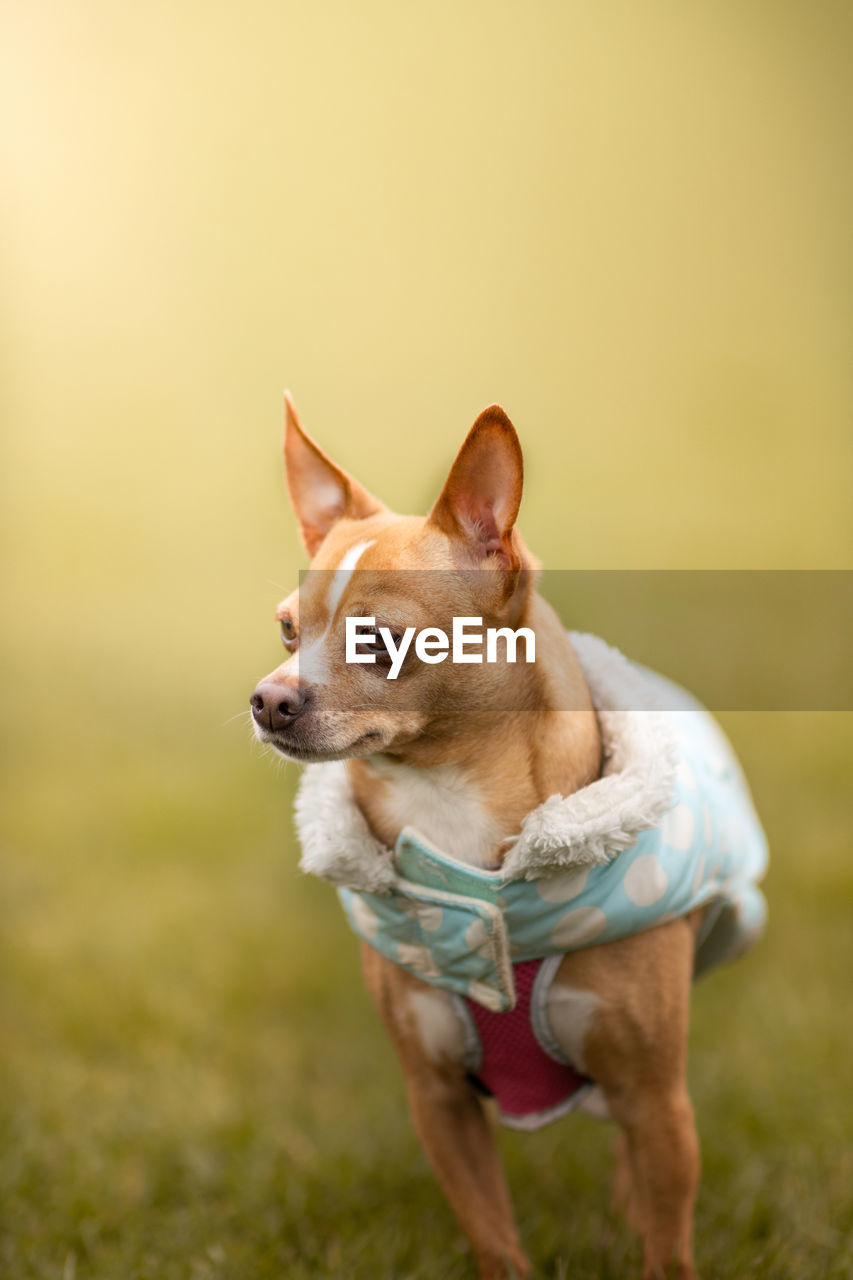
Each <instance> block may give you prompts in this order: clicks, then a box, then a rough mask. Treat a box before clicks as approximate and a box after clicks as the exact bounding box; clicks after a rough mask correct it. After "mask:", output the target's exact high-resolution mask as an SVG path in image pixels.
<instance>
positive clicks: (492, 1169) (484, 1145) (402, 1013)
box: [362, 945, 530, 1280]
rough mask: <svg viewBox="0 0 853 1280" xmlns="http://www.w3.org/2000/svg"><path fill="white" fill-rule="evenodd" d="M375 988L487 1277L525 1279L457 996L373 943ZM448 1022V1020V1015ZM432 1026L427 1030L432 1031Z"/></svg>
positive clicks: (428, 1138) (415, 1106)
mask: <svg viewBox="0 0 853 1280" xmlns="http://www.w3.org/2000/svg"><path fill="white" fill-rule="evenodd" d="M362 959H363V964H364V972H365V977H366V980H367V986H368V989H369V991H370V994H371V996H372V997H373V1000H374V1003H375V1004H376V1007H377V1009H378V1011H379V1015H380V1017H381V1018H382V1021H383V1023H384V1024H385V1028H386V1030H387V1031H388V1034H389V1035H390V1037H391V1040H392V1042H393V1044H394V1047H395V1049H396V1050H397V1054H398V1057H399V1059H400V1063H401V1065H402V1067H403V1072H404V1074H405V1077H406V1089H407V1092H408V1096H409V1105H410V1107H411V1112H412V1120H413V1123H414V1126H415V1132H416V1133H417V1135H418V1138H419V1139H420V1141H421V1145H422V1146H423V1148H424V1151H425V1152H426V1154H427V1157H428V1159H429V1161H430V1164H431V1165H432V1167H433V1169H434V1170H435V1172H436V1174H437V1176H438V1179H439V1181H440V1182H441V1185H442V1187H443V1188H444V1191H445V1194H446V1195H447V1198H448V1200H449V1201H450V1204H451V1207H452V1208H453V1211H454V1212H455V1214H456V1216H457V1218H458V1220H459V1223H460V1226H461V1227H462V1229H463V1231H464V1232H465V1234H466V1235H467V1236H468V1238H469V1240H470V1241H471V1244H472V1245H473V1248H474V1253H475V1255H476V1258H477V1263H478V1266H479V1270H480V1276H481V1277H482V1280H524V1277H525V1276H527V1275H528V1273H529V1271H530V1265H529V1263H528V1261H527V1259H526V1258H525V1256H524V1254H523V1252H522V1250H521V1245H520V1243H519V1240H518V1233H517V1231H516V1227H515V1221H514V1217H513V1212H512V1205H511V1203H510V1198H509V1191H508V1189H507V1185H506V1179H505V1177H504V1172H503V1168H502V1167H501V1162H500V1156H499V1154H498V1150H497V1144H496V1142H495V1135H494V1132H493V1130H492V1127H491V1125H490V1123H489V1119H488V1116H487V1115H486V1112H485V1109H484V1107H483V1104H482V1102H481V1100H480V1098H479V1096H478V1095H477V1093H476V1091H475V1090H474V1089H473V1088H472V1086H471V1084H470V1082H469V1080H468V1079H467V1077H466V1074H465V1069H464V1066H463V1063H462V1038H461V1035H460V1036H459V1038H458V1041H456V1040H455V1039H454V1033H453V1021H452V1020H453V1019H455V1017H456V1015H455V1013H454V1012H453V1009H452V1005H451V1004H450V998H449V997H448V996H446V995H444V993H442V992H438V991H436V990H435V989H434V988H432V987H429V986H427V985H426V984H425V983H423V982H420V981H418V979H417V978H413V977H412V976H411V975H410V974H408V973H406V971H405V970H403V969H400V968H399V967H398V966H397V965H394V964H392V963H391V962H390V961H389V960H386V959H385V958H384V957H383V956H381V955H380V954H379V953H378V952H376V951H374V950H373V949H372V948H371V947H368V946H366V945H364V946H363V948H362ZM443 1018H444V1019H445V1021H444V1023H443V1025H442V1019H443ZM425 1026H426V1034H425Z"/></svg>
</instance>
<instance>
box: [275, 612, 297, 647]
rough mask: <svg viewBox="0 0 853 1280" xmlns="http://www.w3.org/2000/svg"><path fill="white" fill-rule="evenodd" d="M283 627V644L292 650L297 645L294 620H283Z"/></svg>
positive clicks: (281, 622)
mask: <svg viewBox="0 0 853 1280" xmlns="http://www.w3.org/2000/svg"><path fill="white" fill-rule="evenodd" d="M279 625H280V627H281V643H282V644H283V645H284V647H285V648H286V649H290V648H292V647H293V645H294V644H295V643H296V627H295V626H294V625H293V619H292V618H282V619H281V621H280V623H279Z"/></svg>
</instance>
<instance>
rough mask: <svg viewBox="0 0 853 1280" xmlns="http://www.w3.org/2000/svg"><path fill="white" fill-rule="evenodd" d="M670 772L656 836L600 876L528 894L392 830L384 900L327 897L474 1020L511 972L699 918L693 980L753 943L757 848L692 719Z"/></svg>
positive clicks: (719, 757)
mask: <svg viewBox="0 0 853 1280" xmlns="http://www.w3.org/2000/svg"><path fill="white" fill-rule="evenodd" d="M666 714H667V716H668V717H669V718H670V720H671V724H672V728H673V732H674V738H675V742H676V745H677V750H678V757H679V767H678V773H677V777H676V782H675V787H674V792H673V796H672V803H671V805H670V807H669V809H668V810H667V812H666V813H665V815H664V818H663V820H662V822H661V823H660V825H659V826H657V827H654V828H653V829H651V830H648V831H644V832H642V833H641V834H640V836H639V837H638V839H637V841H636V843H635V844H634V845H632V846H631V848H629V849H626V850H624V851H623V852H621V853H619V854H617V855H616V857H614V858H613V860H612V861H611V862H610V863H608V864H607V865H606V866H592V867H581V868H573V869H570V870H568V871H559V872H558V873H557V874H555V875H549V876H542V877H541V878H540V879H537V880H511V881H507V880H505V879H504V877H503V875H502V873H501V872H500V871H499V870H498V871H482V870H480V869H478V868H474V867H469V866H466V865H465V864H463V863H460V862H458V861H456V860H455V859H454V858H451V857H449V856H448V855H447V854H445V853H443V852H442V851H441V850H439V849H436V848H434V847H433V846H431V845H430V843H429V841H427V840H426V839H425V838H424V837H423V836H422V835H420V834H419V833H418V832H417V831H414V830H413V829H412V828H408V827H407V828H405V829H404V830H403V832H402V833H401V835H400V837H399V839H398V840H397V844H396V847H395V849H394V854H393V857H394V864H395V869H396V872H397V877H398V878H397V883H396V886H395V889H394V890H393V891H392V892H391V893H389V894H375V893H362V892H356V891H354V890H350V889H340V890H339V891H338V892H339V894H340V898H341V902H342V903H343V907H344V910H345V911H346V914H347V919H348V920H349V923H350V925H351V926H352V928H353V929H354V930H355V932H356V933H357V934H358V935H359V937H361V938H363V939H364V940H365V941H366V942H368V943H369V944H370V945H371V946H373V947H375V948H376V949H377V950H378V951H381V952H382V954H383V955H385V956H387V957H388V958H389V959H390V960H393V961H394V962H395V963H396V964H399V965H402V966H403V968H405V969H409V970H410V971H411V972H412V973H414V974H416V975H417V976H418V977H419V978H422V979H424V980H425V981H426V982H429V983H431V984H432V985H433V986H437V987H441V988H443V989H445V990H447V991H452V992H455V993H457V994H458V995H463V996H467V997H469V998H470V999H472V1000H476V1001H477V1002H479V1003H480V1004H482V1005H483V1006H484V1007H486V1008H487V1009H493V1010H496V1011H504V1010H506V1009H511V1008H513V1006H514V1004H515V988H514V985H513V977H512V964H513V963H515V962H517V961H520V960H532V959H536V958H538V957H544V956H550V955H560V954H563V953H564V952H566V951H571V950H575V949H576V948H580V947H587V946H594V945H597V944H598V943H602V942H610V941H613V940H614V939H616V938H624V937H627V936H629V935H630V934H634V933H639V932H641V931H643V930H645V929H651V928H653V927H654V926H655V925H658V924H661V923H663V922H664V921H665V920H670V919H673V918H676V917H678V916H682V915H685V914H686V913H687V912H689V911H692V910H693V909H694V908H695V907H703V906H711V907H712V910H711V911H709V912H708V913H707V915H706V918H705V921H704V926H703V930H702V933H701V935H700V937H699V938H698V940H697V949H696V962H695V971H696V973H697V974H699V973H701V972H703V971H704V970H705V969H707V968H709V967H710V966H711V965H713V964H716V963H718V962H720V961H722V960H727V959H731V958H733V957H734V956H735V955H738V954H740V952H741V951H743V950H745V949H746V948H747V947H748V946H749V945H750V944H751V942H752V941H754V939H755V938H756V937H757V936H758V935H759V934H760V933H761V930H762V927H763V924H764V920H765V916H766V906H765V901H764V896H763V894H762V893H761V891H760V889H759V888H758V887H757V882H758V881H759V880H760V879H761V878H762V876H763V874H764V872H765V869H766V866H767V844H766V840H765V837H764V832H763V831H762V829H761V825H760V823H759V821H758V818H757V816H756V813H755V810H754V808H753V805H752V800H751V798H750V795H749V790H748V788H747V786H746V783H745V781H744V778H743V775H742V773H741V771H740V768H739V766H738V763H737V760H736V759H735V756H734V754H733V752H732V750H731V747H730V746H729V744H728V742H727V740H726V738H725V737H724V735H723V733H722V731H721V730H720V729H719V727H718V726H717V724H716V722H715V721H714V720H713V718H712V717H711V716H710V715H709V714H708V713H707V712H705V711H701V710H689V711H670V712H667V713H666Z"/></svg>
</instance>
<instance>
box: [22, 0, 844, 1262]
mask: <svg viewBox="0 0 853 1280" xmlns="http://www.w3.org/2000/svg"><path fill="white" fill-rule="evenodd" d="M851 39H853V10H851V9H850V8H849V7H848V6H845V5H840V4H834V3H829V2H827V3H822V2H820V3H816V4H808V5H806V4H802V3H794V2H793V0H791V2H788V0H776V2H775V3H772V4H771V3H769V2H768V0H746V2H742V3H738V4H734V3H719V4H713V5H711V4H705V5H697V6H684V5H677V4H674V3H662V2H659V0H653V2H652V3H648V4H644V5H633V6H632V5H626V4H611V3H605V4H598V5H592V4H589V3H581V2H576V3H571V4H557V3H532V4H529V5H525V6H517V5H510V4H505V3H497V4H495V3H491V4H488V5H486V4H483V3H480V2H479V0H471V2H469V3H467V4H464V5H449V4H445V3H439V4H437V5H436V4H434V5H431V6H429V7H427V8H425V7H423V6H420V7H416V6H410V5H392V4H389V3H382V2H381V0H368V3H366V4H362V5H358V6H352V5H347V4H343V3H340V0H337V2H336V0H329V2H323V0H321V2H320V3H318V4H314V5H294V4H291V3H281V4H274V3H271V2H270V0H267V2H263V0H248V2H247V3H244V4H242V5H239V6H238V5H227V4H204V5H203V4H200V3H194V2H193V0H178V2H177V3H171V4H165V3H162V2H161V0H152V3H149V4H147V5H144V6H142V5H133V6H131V5H120V4H109V3H106V2H105V0H75V2H74V3H73V4H60V3H58V2H57V0H29V2H28V3H23V2H22V0H6V3H5V4H4V6H3V9H2V34H0V102H1V103H2V111H0V118H2V126H0V128H1V129H2V135H0V143H1V144H2V177H3V187H2V210H3V220H2V249H0V252H2V258H1V259H0V268H1V269H2V300H3V301H2V309H0V326H1V327H0V341H2V349H0V376H1V377H2V385H1V386H0V393H2V426H3V430H2V446H0V447H2V455H1V456H2V473H1V474H0V486H2V516H0V519H2V532H3V535H4V537H3V566H2V567H3V580H2V590H3V603H4V606H5V608H4V624H3V628H2V631H0V657H2V673H3V695H2V720H3V735H2V744H3V749H4V757H5V759H4V774H3V782H2V795H0V800H2V828H0V829H1V830H2V864H0V897H2V904H3V905H2V931H1V932H0V972H2V979H0V981H2V999H0V1034H1V1035H2V1081H0V1117H2V1128H3V1131H4V1134H5V1138H4V1143H3V1146H4V1150H3V1156H2V1160H0V1205H2V1209H0V1212H2V1214H3V1222H2V1229H0V1271H2V1274H3V1275H4V1277H10V1278H13V1280H17V1278H18V1277H61V1278H62V1280H74V1278H75V1277H113V1276H115V1277H121V1280H127V1278H128V1277H139V1278H140V1280H143V1278H147V1277H189V1278H190V1280H201V1278H203V1277H208V1276H210V1277H219V1276H228V1277H241V1278H242V1277H249V1276H251V1277H259V1278H261V1280H264V1278H265V1277H267V1276H269V1277H272V1276H276V1277H281V1276H283V1275H286V1276H288V1277H290V1276H293V1277H297V1278H298V1277H309V1276H311V1277H314V1276H339V1275H340V1276H358V1277H361V1276H364V1277H374V1276H386V1275H387V1276H391V1275H394V1276H415V1277H424V1278H426V1277H442V1280H443V1278H444V1277H455V1276H459V1277H462V1276H465V1275H469V1274H470V1271H469V1262H468V1259H467V1255H466V1253H465V1249H464V1245H463V1242H462V1240H461V1237H460V1236H459V1234H458V1232H457V1231H456V1228H455V1226H454V1224H453V1222H452V1220H451V1218H450V1214H449V1211H448V1210H447V1209H446V1207H445V1205H444V1203H443V1201H442V1200H441V1197H440V1195H439V1193H438V1191H437V1189H436V1188H435V1186H434V1184H433V1182H432V1179H431V1176H430V1175H429V1173H428V1171H427V1169H426V1166H425V1163H424V1160H423V1157H422V1156H421V1155H420V1153H419V1150H418V1148H417V1146H416V1144H415V1141H414V1139H413V1137H412V1136H411V1134H410V1131H409V1128H408V1122H407V1120H406V1117H405V1109H404V1101H403V1095H402V1087H401V1084H400V1081H399V1078H398V1073H397V1069H396V1065H395V1063H394V1062H393V1060H392V1056H391V1051H390V1049H389V1048H388V1046H387V1045H386V1043H385V1041H384V1038H383V1036H382V1034H381V1033H380V1031H379V1029H378V1026H377V1024H376V1020H375V1018H374V1016H373V1014H372V1012H371V1011H370V1010H369V1008H368V1006H367V1002H366V999H365V997H364V995H363V993H362V990H361V985H360V978H359V975H358V965H357V955H356V948H355V943H354V939H353V938H351V937H350V936H349V935H348V934H347V932H346V927H345V925H344V922H343V918H342V916H341V914H340V912H339V909H338V907H337V904H336V902H335V900H334V894H333V893H332V890H331V889H330V888H329V887H328V886H326V885H323V884H314V883H309V882H308V881H307V880H305V879H304V878H302V877H300V876H299V874H298V872H297V870H296V860H297V851H296V849H295V846H294V840H293V835H292V827H291V819H290V799H291V794H292V789H293V786H294V784H295V780H296V776H297V769H296V766H287V767H286V768H285V767H282V766H280V765H276V764H274V763H273V762H272V761H270V760H269V759H268V758H266V757H265V756H263V755H262V754H261V753H260V752H259V750H258V749H257V748H256V747H254V746H253V744H252V743H251V741H250V735H249V732H248V725H247V721H246V718H245V714H244V709H245V706H246V702H247V698H248V695H249V693H250V692H251V690H252V688H253V687H254V684H255V681H256V679H257V678H258V677H259V676H260V675H262V674H263V673H264V672H266V671H268V670H269V669H270V668H271V667H272V666H273V665H275V664H276V663H277V662H278V660H279V653H280V648H279V645H278V637H277V631H276V627H275V625H274V623H273V616H272V615H273V610H274V607H275V604H276V602H277V600H278V599H280V598H281V597H282V596H283V595H284V594H286V593H287V592H288V591H289V590H290V589H291V588H292V586H293V585H294V584H295V582H296V575H297V572H298V569H299V568H300V567H301V566H302V565H303V564H304V556H303V554H302V552H301V549H300V547H299V545H298V542H297V538H296V533H295V528H294V522H293V519H292V517H291V515H290V513H289V511H288V509H287V507H286V503H285V500H284V490H283V484H282V480H281V473H280V452H279V451H280V438H281V417H282V412H281V410H282V400H281V393H282V389H283V388H284V387H285V386H289V387H291V388H292V390H293V392H294V395H295V398H296V403H297V405H298V407H299V409H300V412H301V414H302V418H303V421H304V423H305V425H306V427H307V428H308V430H309V431H312V432H313V433H314V434H315V435H316V436H317V437H318V439H319V440H320V441H321V443H322V444H323V445H324V447H325V448H326V449H327V450H328V451H329V452H330V453H331V454H332V455H333V457H335V458H336V459H337V460H338V461H340V462H341V463H342V464H343V465H344V466H346V467H348V468H350V469H352V470H353V471H354V472H355V473H356V474H357V475H358V476H359V478H360V479H361V480H362V481H363V482H364V483H365V484H366V485H367V486H368V487H369V488H371V489H373V490H375V491H376V492H377V493H379V494H380V495H381V496H382V497H383V498H384V499H385V500H386V501H388V502H389V503H390V504H391V505H393V506H394V507H396V508H397V509H398V510H403V511H406V510H414V511H422V510H424V509H425V507H426V506H427V504H429V503H430V502H431V501H432V499H433V497H434V496H435V494H436V493H437V491H438V488H439V486H440V483H441V480H442V478H443V475H444V473H445V471H446V469H447V467H448V465H449V462H450V460H451V458H452V456H453V454H454V453H455V451H456V449H457V447H458V444H459V443H460V441H461V439H462V437H463V436H464V433H465V432H466V430H467V429H468V427H469V426H470V424H471V422H472V421H473V419H474V417H475V416H476V414H477V412H478V411H479V410H480V409H481V408H482V407H483V405H485V404H486V403H488V402H490V401H492V400H499V401H501V402H502V403H503V404H504V405H505V407H506V408H507V409H508V411H509V413H510V414H511V416H512V417H513V419H514V421H515V423H516V425H517V427H518V429H519V431H520V434H521V437H522V441H523V445H524V448H525V453H526V464H527V489H526V500H525V504H524V506H523V509H522V521H521V524H522V528H523V530H524V533H525V536H526V538H527V540H528V542H529V544H530V545H531V546H532V547H533V548H534V549H535V550H536V552H537V553H538V554H539V555H540V557H541V558H542V560H543V561H544V562H545V564H546V565H547V566H548V567H549V568H552V569H569V568H574V569H609V568H614V569H622V570H624V569H639V568H643V569H674V568H679V569H696V568H717V569H719V568H762V569H782V568H784V569H830V568H831V569H846V568H849V567H851V543H853V504H851V502H850V497H849V494H850V480H851V474H853V465H852V464H853V456H851V454H852V453H853V432H851V410H853V383H851V361H850V349H851V336H852V335H851V328H853V325H851V318H852V317H851V299H852V298H853V252H852V251H851V239H850V226H851V224H853V174H852V171H851V167H850V163H849V145H850V144H849V139H850V126H851V71H853V67H851V49H852V48H853V45H851ZM571 621H572V622H573V623H574V624H575V625H577V626H580V627H583V626H584V619H583V617H574V618H572V619H571ZM725 723H726V728H727V730H728V731H729V732H730V734H731V735H732V737H733V738H734V740H735V743H736V745H737V747H738V749H739V750H740V752H741V755H742V756H743V758H744V761H745V763H746V766H747V769H748V772H749V773H750V776H751V778H752V781H753V786H754V790H755V793H756V798H757V801H758V805H759V809H760V811H761V813H762V815H763V817H764V819H765V823H766V826H767V828H768V833H769V836H770V840H771V847H772V849H773V854H774V858H775V862H774V869H773V872H772V875H771V878H770V881H769V884H768V896H769V899H770V909H771V926H770V930H769V933H768V937H767V939H766V941H765V942H764V944H763V945H762V947H761V948H760V949H759V950H758V951H756V952H755V954H754V955H753V956H752V957H750V958H749V959H748V960H747V961H745V962H744V963H743V964H741V965H739V966H737V967H736V969H734V970H732V971H729V972H726V973H721V974H719V975H715V976H714V977H712V978H710V979H709V980H708V982H707V985H706V984H704V983H703V984H702V987H701V989H700V990H697V1000H696V1015H695V1025H694V1031H693V1042H692V1053H693V1066H692V1078H693V1092H694V1097H695V1100H696V1102H697V1108H698V1113H699V1124H700V1132H701V1135H702V1138H703V1142H704V1148H705V1182H704V1185H703V1191H702V1195H701V1198H700V1203H699V1210H698V1218H697V1232H698V1246H697V1252H698V1257H699V1261H700V1264H701V1267H702V1269H703V1274H704V1275H705V1276H706V1277H707V1276H712V1277H714V1276H720V1277H722V1276H731V1277H738V1280H740V1277H742V1276H744V1275H746V1274H751V1275H760V1276H769V1277H772V1278H773V1280H777V1278H778V1277H788V1276H790V1277H792V1278H793V1277H802V1276H820V1277H822V1278H823V1277H831V1276H850V1275H853V1261H851V1257H853V1246H851V1240H853V1207H851V1200H850V1195H849V1188H850V1185H851V1178H853V1157H851V1143H850V1141H849V1140H850V1138H851V1137H853V1113H851V1104H850V1101H849V1089H846V1088H843V1087H842V1080H843V1078H844V1075H845V1072H846V1069H847V1067H848V1065H849V1057H850V1050H851V1036H850V1020H849V974H850V967H851V961H853V937H851V934H853V930H851V928H850V910H851V906H853V872H851V861H850V856H849V853H850V816H851V814H850V770H851V765H852V764H853V728H851V723H850V717H849V716H845V715H841V714H837V715H826V714H824V715H817V714H806V713H803V714H797V715H794V714H788V715H783V714H779V715H770V714H765V715H745V714H744V715H732V716H729V717H727V718H726V721H725ZM845 1009H846V1010H847V1011H848V1012H843V1011H844V1010H845ZM610 1140H611V1139H610V1134H609V1132H608V1131H607V1130H606V1129H602V1128H598V1127H595V1126H594V1125H593V1124H592V1123H591V1122H586V1121H584V1120H582V1119H578V1120H576V1121H574V1122H572V1126H571V1127H570V1126H566V1125H563V1126H558V1127H557V1128H554V1129H550V1130H547V1131H545V1132H544V1133H542V1134H540V1135H538V1136H536V1137H533V1138H525V1139H517V1138H516V1137H514V1136H513V1137H507V1138H506V1140H505V1151H506V1157H507V1162H508V1164H509V1167H510V1173H511V1176H512V1177H513V1180H514V1183H515V1185H516V1188H517V1196H516V1199H517V1204H518V1210H519V1217H520V1220H521V1226H522V1230H523V1232H524V1234H525V1237H526V1239H527V1241H528V1244H529V1246H530V1249H531V1253H532V1255H533V1258H534V1261H535V1263H536V1266H537V1268H538V1273H541V1274H543V1275H554V1276H559V1275H564V1274H567V1272H566V1268H568V1269H569V1270H570V1272H571V1274H572V1275H573V1276H576V1277H581V1278H583V1277H585V1276H590V1277H592V1276H596V1277H598V1276H613V1277H616V1276H622V1275H624V1274H626V1272H627V1271H628V1270H629V1269H630V1268H631V1267H634V1266H635V1265H636V1263H637V1253H636V1247H635V1246H634V1245H633V1244H632V1243H631V1242H630V1241H629V1239H628V1238H627V1236H625V1235H624V1234H623V1233H622V1232H621V1229H619V1228H616V1229H613V1230H611V1229H610V1226H609V1220H607V1218H606V1213H605V1207H604V1206H605V1203H606V1194H605V1179H606V1169H607V1165H608V1150H609V1146H610ZM567 1203H571V1204H572V1206H573V1208H572V1212H571V1214H568V1213H566V1211H565V1206H566V1204H567ZM606 1231H607V1233H608V1234H607V1243H606V1244H604V1245H603V1244H602V1240H603V1238H604V1235H605V1232H606Z"/></svg>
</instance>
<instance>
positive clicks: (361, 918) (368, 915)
mask: <svg viewBox="0 0 853 1280" xmlns="http://www.w3.org/2000/svg"><path fill="white" fill-rule="evenodd" d="M350 910H351V912H352V915H353V919H354V920H355V923H356V928H357V929H358V931H359V933H363V934H364V936H365V937H367V938H375V937H376V931H377V929H378V928H379V920H378V918H377V915H376V912H375V911H374V910H373V908H372V907H369V906H368V905H367V903H366V902H365V901H364V898H362V897H360V896H359V895H358V894H357V893H354V894H353V895H352V897H351V898H350Z"/></svg>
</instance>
